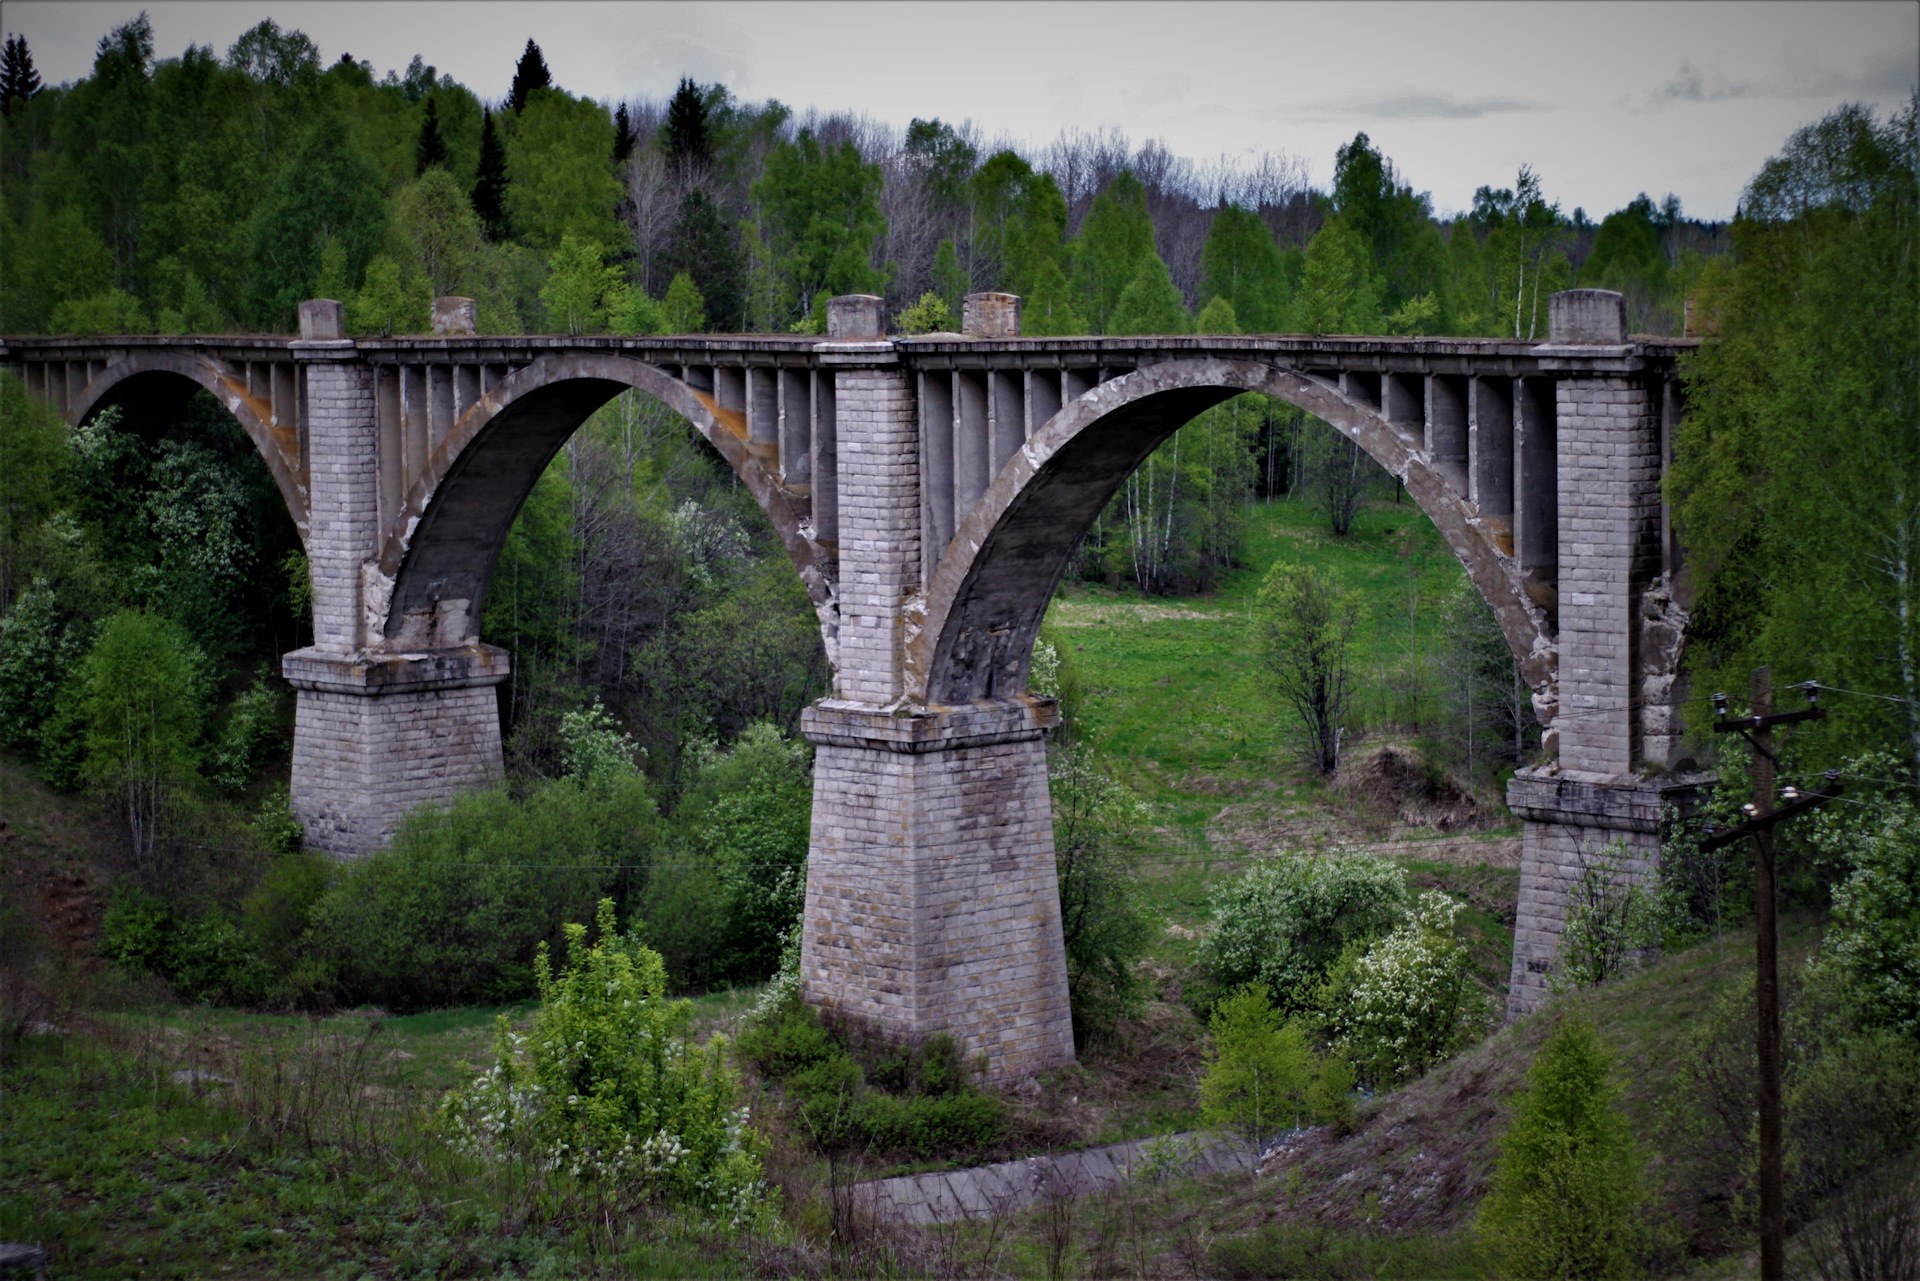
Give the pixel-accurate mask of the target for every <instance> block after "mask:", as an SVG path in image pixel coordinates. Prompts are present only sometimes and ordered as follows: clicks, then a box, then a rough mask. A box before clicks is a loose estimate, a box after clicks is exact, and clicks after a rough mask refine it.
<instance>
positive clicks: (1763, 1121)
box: [1700, 667, 1841, 1281]
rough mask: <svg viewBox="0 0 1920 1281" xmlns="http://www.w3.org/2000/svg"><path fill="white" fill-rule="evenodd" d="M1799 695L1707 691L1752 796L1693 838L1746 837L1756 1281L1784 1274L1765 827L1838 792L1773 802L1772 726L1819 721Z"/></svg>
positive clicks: (1769, 852)
mask: <svg viewBox="0 0 1920 1281" xmlns="http://www.w3.org/2000/svg"><path fill="white" fill-rule="evenodd" d="M1801 688H1802V689H1803V690H1805V691H1806V694H1807V704H1808V705H1807V707H1806V709H1805V710H1804V711H1798V712H1779V713H1776V712H1775V711H1774V710H1773V672H1772V670H1771V669H1769V668H1765V667H1756V668H1754V669H1753V684H1752V687H1751V691H1750V694H1749V697H1750V699H1751V702H1752V707H1751V710H1750V713H1749V714H1748V715H1747V716H1743V717H1729V716H1728V715H1727V696H1726V695H1725V694H1715V695H1714V696H1713V703H1714V712H1715V720H1714V726H1713V729H1714V732H1715V733H1717V734H1739V735H1740V736H1741V737H1743V738H1745V739H1746V740H1747V741H1748V742H1749V743H1751V744H1753V800H1752V802H1751V803H1750V804H1748V805H1747V806H1746V807H1745V808H1746V813H1747V816H1748V817H1747V821H1746V822H1745V823H1742V824H1741V825H1740V826H1739V827H1736V828H1732V829H1730V830H1728V831H1724V832H1716V833H1713V834H1711V835H1709V836H1708V838H1707V839H1706V840H1704V841H1702V842H1701V843H1700V849H1701V851H1702V852H1703V853H1704V852H1706V851H1709V850H1716V849H1719V848H1720V847H1721V846H1723V845H1730V844H1732V843H1733V842H1735V841H1738V840H1741V839H1743V838H1745V837H1748V836H1751V837H1753V847H1754V875H1753V918H1754V920H1753V925H1754V960H1755V969H1756V974H1755V981H1754V986H1755V989H1756V996H1757V997H1758V1004H1759V1018H1758V1020H1757V1023H1758V1027H1757V1029H1756V1032H1755V1047H1754V1048H1755V1050H1756V1052H1757V1057H1758V1059H1759V1068H1760V1088H1759V1104H1760V1275H1761V1277H1762V1278H1763V1281H1781V1278H1782V1277H1784V1276H1785V1274H1786V1237H1787V1226H1786V1225H1787V1214H1786V1189H1785V1179H1784V1175H1783V1172H1782V1158H1781V1136H1780V1131H1781V1123H1780V918H1779V906H1778V895H1777V892H1776V883H1775V876H1774V873H1775V859H1774V843H1773V829H1774V827H1775V826H1776V825H1777V824H1779V823H1780V822H1781V821H1783V820H1785V819H1788V818H1792V817H1793V816H1794V815H1796V814H1803V813H1806V812H1807V811H1808V810H1812V809H1815V808H1817V807H1819V806H1821V805H1824V804H1826V802H1828V801H1830V800H1832V799H1833V798H1834V797H1836V796H1838V795H1839V794H1840V790H1841V789H1840V783H1839V781H1838V780H1837V779H1836V778H1835V777H1834V776H1833V775H1831V774H1829V775H1828V776H1827V786H1826V788H1825V789H1824V790H1822V791H1819V792H1811V793H1805V794H1802V793H1798V792H1796V791H1795V790H1794V789H1792V788H1788V789H1787V791H1786V793H1785V796H1786V799H1787V801H1788V804H1786V805H1783V806H1781V807H1780V808H1779V809H1775V808H1774V804H1773V792H1774V770H1775V766H1776V765H1777V764H1778V763H1779V762H1778V760H1777V758H1776V757H1775V756H1774V751H1773V727H1774V726H1775V725H1783V724H1787V723H1790V722H1793V721H1807V720H1819V719H1821V718H1823V717H1825V716H1826V714H1827V713H1826V709H1825V708H1823V707H1819V706H1816V705H1815V699H1816V698H1817V697H1818V694H1819V686H1818V685H1816V684H1814V683H1813V682H1811V681H1809V682H1808V683H1807V684H1805V685H1803V686H1801Z"/></svg>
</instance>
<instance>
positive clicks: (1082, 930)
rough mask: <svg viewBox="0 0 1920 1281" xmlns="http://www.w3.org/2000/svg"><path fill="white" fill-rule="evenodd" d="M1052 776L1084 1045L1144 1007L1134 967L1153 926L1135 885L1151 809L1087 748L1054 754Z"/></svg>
mask: <svg viewBox="0 0 1920 1281" xmlns="http://www.w3.org/2000/svg"><path fill="white" fill-rule="evenodd" d="M1047 776H1048V786H1049V791H1050V793H1051V795H1052V798H1053V855H1054V863H1055V867H1056V871H1057V872H1058V875H1059V880H1060V928H1061V932H1062V934H1063V935H1064V937H1065V940H1066V951H1067V995H1068V998H1069V1000H1070V1002H1071V1004H1072V1007H1073V1025H1074V1034H1075V1039H1076V1040H1078V1041H1081V1042H1082V1043H1084V1042H1085V1040H1086V1038H1087V1037H1088V1036H1089V1035H1090V1034H1098V1033H1100V1032H1103V1031H1106V1030H1108V1029H1110V1028H1111V1027H1112V1026H1113V1023H1114V1021H1115V1020H1116V1019H1118V1018H1119V1017H1120V1016H1122V1015H1124V1014H1128V1013H1131V1012H1132V1011H1133V1010H1135V1009H1136V1008H1137V1007H1138V1005H1139V1000H1140V983H1139V980H1138V979H1137V978H1136V976H1135V974H1134V963H1135V962H1136V961H1138V960H1139V959H1140V957H1141V956H1142V955H1144V954H1145V951H1146V948H1147V944H1148V943H1149V942H1150V941H1151V938H1152V933H1153V928H1154V927H1153V925H1152V922H1151V919H1150V917H1149V916H1148V913H1147V910H1146V905H1145V904H1144V903H1143V902H1142V901H1141V896H1140V889H1139V885H1138V877H1139V861H1140V857H1141V854H1142V853H1143V852H1144V849H1145V844H1146V834H1147V812H1146V807H1145V806H1143V805H1141V803H1140V802H1139V800H1138V799H1136V798H1135V797H1134V795H1133V793H1132V792H1130V791H1129V790H1128V789H1127V787H1126V785H1125V784H1123V783H1121V782H1119V781H1118V780H1117V779H1115V778H1114V777H1113V776H1112V775H1110V774H1109V773H1108V772H1107V771H1106V770H1105V769H1104V768H1103V767H1102V766H1101V765H1100V763H1099V762H1098V761H1096V760H1095V759H1094V758H1093V756H1092V754H1091V753H1090V752H1088V751H1087V750H1086V749H1084V748H1071V749H1066V750H1062V751H1059V752H1057V753H1055V754H1054V756H1053V758H1052V759H1051V761H1050V762H1049V768H1048V771H1047Z"/></svg>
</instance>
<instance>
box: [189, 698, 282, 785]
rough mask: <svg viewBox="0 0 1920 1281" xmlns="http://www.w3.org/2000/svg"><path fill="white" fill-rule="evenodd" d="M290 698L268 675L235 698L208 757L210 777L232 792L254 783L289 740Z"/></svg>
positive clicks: (208, 773)
mask: <svg viewBox="0 0 1920 1281" xmlns="http://www.w3.org/2000/svg"><path fill="white" fill-rule="evenodd" d="M286 702H287V700H286V697H285V695H284V693H283V691H281V690H279V689H276V688H275V687H274V686H272V685H270V684H268V683H267V678H266V676H265V675H264V674H262V675H258V676H255V677H254V679H253V683H252V684H251V685H249V686H247V687H246V688H245V689H244V690H241V691H240V693H239V694H238V695H237V696H236V697H235V698H234V700H233V704H232V706H230V707H229V708H228V709H227V721H226V724H225V725H224V726H222V727H221V730H220V736H219V739H218V740H217V741H216V742H215V744H214V747H213V750H212V752H211V753H209V755H208V761H207V775H208V777H210V778H211V779H212V780H213V781H214V782H216V783H218V784H219V785H220V786H222V787H224V788H226V789H227V790H229V791H239V790H240V789H241V788H243V787H245V786H246V785H247V784H248V783H251V782H252V781H253V776H254V774H256V773H257V772H258V771H259V769H260V765H261V763H262V762H263V761H265V760H266V759H267V757H268V756H269V755H270V754H271V753H272V752H273V751H274V750H275V749H276V748H278V747H279V746H280V744H282V743H283V742H285V741H286V735H285V725H286V721H287V715H286Z"/></svg>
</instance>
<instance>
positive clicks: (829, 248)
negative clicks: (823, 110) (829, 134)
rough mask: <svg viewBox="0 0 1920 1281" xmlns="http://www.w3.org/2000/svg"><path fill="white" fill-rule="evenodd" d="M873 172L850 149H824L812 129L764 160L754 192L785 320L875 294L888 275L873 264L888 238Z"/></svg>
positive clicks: (848, 144) (877, 174)
mask: <svg viewBox="0 0 1920 1281" xmlns="http://www.w3.org/2000/svg"><path fill="white" fill-rule="evenodd" d="M880 185H881V174H880V168H879V166H878V165H870V164H867V163H866V162H865V161H863V160H861V159H860V153H859V151H857V150H856V149H855V148H854V145H853V144H852V143H851V142H843V143H841V144H839V145H838V146H833V147H828V146H823V145H821V143H820V141H819V139H817V138H816V137H814V134H813V131H812V130H810V129H802V130H801V131H800V134H799V136H798V137H797V138H795V139H794V140H793V141H791V142H782V143H780V144H779V145H778V146H776V147H775V148H774V149H773V151H772V152H771V153H770V154H769V155H768V156H767V164H766V169H765V171H764V172H763V174H762V176H761V178H760V181H759V182H757V183H755V184H754V187H753V198H754V200H755V201H756V202H758V203H759V205H760V208H761V211H762V218H763V222H764V225H765V228H766V233H767V240H768V243H769V245H770V247H771V249H772V251H773V256H774V262H775V264H776V266H777V267H778V270H779V272H780V276H781V278H782V283H783V284H784V291H783V292H784V296H785V299H784V300H785V305H786V308H787V312H788V314H789V316H791V317H795V318H797V317H800V316H804V315H808V314H810V313H813V312H815V311H818V310H819V309H820V308H821V307H823V306H824V305H825V301H826V299H827V298H829V297H835V296H838V295H840V294H855V293H879V292H881V291H882V290H883V289H885V288H886V283H887V279H888V277H889V276H890V275H891V272H890V270H889V269H888V268H883V267H876V266H875V265H874V262H873V257H874V254H875V253H876V251H877V250H878V247H879V244H880V242H881V239H882V237H883V236H884V235H885V234H886V226H887V225H886V218H885V216H884V215H883V214H882V213H881V211H880Z"/></svg>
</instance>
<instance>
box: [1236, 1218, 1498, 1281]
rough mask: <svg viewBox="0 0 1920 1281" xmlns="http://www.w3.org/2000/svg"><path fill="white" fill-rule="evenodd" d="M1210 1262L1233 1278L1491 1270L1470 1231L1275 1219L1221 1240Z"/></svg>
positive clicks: (1475, 1276) (1468, 1276)
mask: <svg viewBox="0 0 1920 1281" xmlns="http://www.w3.org/2000/svg"><path fill="white" fill-rule="evenodd" d="M1207 1263H1208V1265H1209V1266H1208V1272H1209V1274H1210V1275H1213V1276H1218V1277H1224V1278H1230V1279H1231V1281H1240V1279H1242V1278H1244V1279H1245V1281H1255V1279H1256V1278H1259V1279H1264V1278H1269V1277H1290V1278H1308V1277H1313V1278H1322V1277H1324V1278H1327V1279H1328V1281H1346V1279H1347V1278H1350V1277H1368V1278H1371V1279H1372V1281H1454V1279H1455V1278H1458V1279H1459V1281H1480V1278H1482V1277H1485V1276H1487V1275H1489V1273H1488V1269H1487V1260H1486V1256H1485V1252H1484V1251H1483V1250H1482V1249H1481V1248H1480V1244H1479V1242H1477V1241H1475V1240H1474V1239H1473V1235H1472V1234H1471V1233H1464V1232H1456V1233H1449V1234H1447V1235H1445V1236H1436V1235H1431V1234H1429V1233H1425V1232H1421V1233H1413V1234H1409V1235H1407V1236H1389V1235H1386V1234H1384V1233H1377V1232H1343V1231H1341V1230H1339V1229H1338V1228H1328V1227H1321V1226H1317V1225H1314V1226H1309V1225H1306V1224H1295V1223H1277V1224H1272V1225H1269V1226H1267V1227H1264V1228H1261V1229H1260V1230H1259V1231H1257V1232H1251V1233H1248V1234H1247V1235H1245V1236H1237V1237H1229V1238H1227V1239H1226V1240H1224V1241H1219V1242H1216V1243H1215V1244H1214V1246H1213V1248H1212V1249H1211V1250H1209V1251H1208V1252H1207Z"/></svg>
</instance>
